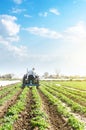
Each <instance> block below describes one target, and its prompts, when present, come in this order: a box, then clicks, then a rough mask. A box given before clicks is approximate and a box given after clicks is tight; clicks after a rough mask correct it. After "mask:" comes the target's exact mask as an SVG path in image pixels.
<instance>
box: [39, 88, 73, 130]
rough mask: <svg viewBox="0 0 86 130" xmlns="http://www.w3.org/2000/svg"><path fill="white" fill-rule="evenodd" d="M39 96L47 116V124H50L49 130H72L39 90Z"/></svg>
mask: <svg viewBox="0 0 86 130" xmlns="http://www.w3.org/2000/svg"><path fill="white" fill-rule="evenodd" d="M39 94H40V97H41V99H42V103H43V109H44V111H45V112H46V113H47V115H48V119H49V124H51V126H50V128H49V130H72V128H71V127H70V126H69V125H68V123H67V121H66V120H65V119H64V118H63V117H61V116H60V115H58V113H57V110H56V109H57V108H56V106H53V105H52V104H51V103H50V102H49V101H48V99H47V98H46V97H45V96H44V94H43V93H42V92H41V91H40V90H39Z"/></svg>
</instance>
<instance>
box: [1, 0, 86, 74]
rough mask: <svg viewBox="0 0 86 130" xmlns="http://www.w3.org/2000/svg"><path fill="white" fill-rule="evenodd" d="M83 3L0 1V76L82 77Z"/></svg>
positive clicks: (85, 44) (85, 46) (85, 51)
mask: <svg viewBox="0 0 86 130" xmlns="http://www.w3.org/2000/svg"><path fill="white" fill-rule="evenodd" d="M85 57H86V0H40V1H39V0H3V1H0V74H4V73H14V74H18V75H23V74H24V73H25V72H26V68H28V69H31V68H32V67H35V69H36V72H37V73H38V74H41V75H42V74H43V73H44V72H49V74H52V73H55V72H56V71H58V72H59V73H60V74H64V75H86V60H85Z"/></svg>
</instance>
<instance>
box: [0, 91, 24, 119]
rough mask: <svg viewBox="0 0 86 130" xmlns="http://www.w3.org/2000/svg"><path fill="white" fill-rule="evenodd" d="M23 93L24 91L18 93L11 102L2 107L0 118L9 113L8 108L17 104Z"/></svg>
mask: <svg viewBox="0 0 86 130" xmlns="http://www.w3.org/2000/svg"><path fill="white" fill-rule="evenodd" d="M21 92H22V90H20V91H18V92H17V93H16V94H15V95H14V96H13V97H12V98H11V99H10V100H8V101H7V102H5V103H4V105H2V106H0V118H2V117H3V116H4V115H5V113H6V112H7V110H8V108H9V107H10V106H12V105H13V104H14V103H15V102H16V100H17V98H18V96H19V95H20V93H21Z"/></svg>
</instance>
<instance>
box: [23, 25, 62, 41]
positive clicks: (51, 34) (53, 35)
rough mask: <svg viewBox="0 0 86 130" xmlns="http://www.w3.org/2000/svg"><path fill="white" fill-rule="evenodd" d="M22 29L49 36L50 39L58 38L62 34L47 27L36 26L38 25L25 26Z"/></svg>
mask: <svg viewBox="0 0 86 130" xmlns="http://www.w3.org/2000/svg"><path fill="white" fill-rule="evenodd" d="M24 30H27V31H28V32H30V33H32V34H34V35H38V36H41V37H45V38H51V39H58V38H61V37H62V35H61V34H60V33H58V32H56V31H52V30H49V29H47V28H38V27H30V28H26V29H24Z"/></svg>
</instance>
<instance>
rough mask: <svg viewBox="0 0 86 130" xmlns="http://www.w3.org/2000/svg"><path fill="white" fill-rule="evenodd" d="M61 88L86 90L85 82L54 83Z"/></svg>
mask: <svg viewBox="0 0 86 130" xmlns="http://www.w3.org/2000/svg"><path fill="white" fill-rule="evenodd" d="M56 83H59V84H61V85H63V86H66V87H70V88H75V89H78V90H86V81H83V82H82V81H63V82H56Z"/></svg>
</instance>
